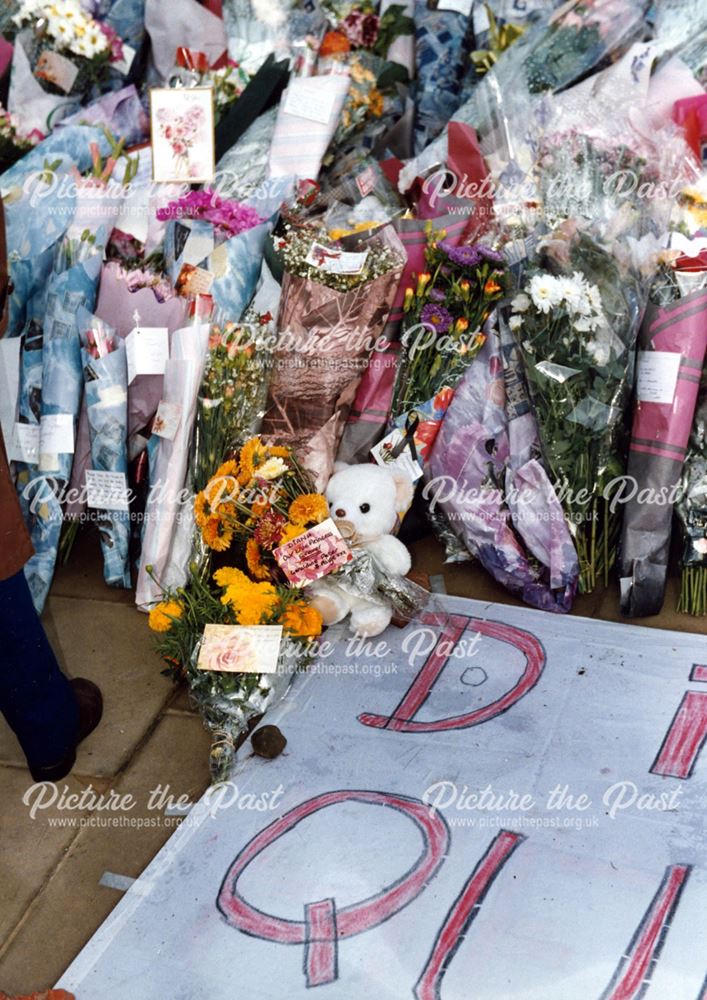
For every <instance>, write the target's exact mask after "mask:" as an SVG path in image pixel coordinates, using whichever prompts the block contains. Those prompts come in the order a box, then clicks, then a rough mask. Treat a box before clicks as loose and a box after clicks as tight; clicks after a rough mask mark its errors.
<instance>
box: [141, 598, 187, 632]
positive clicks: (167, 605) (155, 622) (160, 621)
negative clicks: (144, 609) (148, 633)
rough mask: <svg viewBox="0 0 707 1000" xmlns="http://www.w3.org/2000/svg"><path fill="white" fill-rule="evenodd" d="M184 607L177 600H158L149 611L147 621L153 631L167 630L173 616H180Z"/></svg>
mask: <svg viewBox="0 0 707 1000" xmlns="http://www.w3.org/2000/svg"><path fill="white" fill-rule="evenodd" d="M183 614H184V608H183V607H182V605H181V604H180V603H179V601H160V603H159V604H156V605H155V606H154V608H152V610H151V611H150V614H149V617H148V620H147V623H148V625H149V626H150V628H151V629H152V631H153V632H169V630H170V629H171V628H172V626H173V625H174V620H175V618H181V617H182V615H183Z"/></svg>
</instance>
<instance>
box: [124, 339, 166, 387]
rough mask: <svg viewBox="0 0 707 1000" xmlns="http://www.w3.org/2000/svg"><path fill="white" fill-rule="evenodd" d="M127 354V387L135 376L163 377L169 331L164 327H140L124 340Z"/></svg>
mask: <svg viewBox="0 0 707 1000" xmlns="http://www.w3.org/2000/svg"><path fill="white" fill-rule="evenodd" d="M125 349H126V351H127V354H128V385H130V383H131V382H132V381H133V379H134V378H135V377H136V376H137V375H164V368H165V365H166V364H167V361H168V360H169V331H168V330H167V327H166V326H140V327H135V329H133V330H131V331H130V333H129V334H128V336H127V337H126V339H125Z"/></svg>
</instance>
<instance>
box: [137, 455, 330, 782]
mask: <svg viewBox="0 0 707 1000" xmlns="http://www.w3.org/2000/svg"><path fill="white" fill-rule="evenodd" d="M194 513H195V518H196V524H197V527H198V530H199V531H200V533H201V536H202V538H203V540H204V543H205V545H206V546H207V547H208V548H209V549H210V550H211V551H212V552H213V553H214V554H215V555H217V556H218V561H219V565H218V568H217V569H215V570H214V572H213V573H212V575H211V578H209V577H208V576H206V577H205V574H204V573H203V569H201V568H200V569H199V570H198V571H194V572H191V573H190V575H189V578H188V580H187V583H186V584H185V586H184V587H180V588H178V589H177V590H175V591H171V592H169V591H168V592H166V593H165V594H164V595H163V599H162V600H161V601H160V602H159V603H158V604H156V605H155V606H154V607H153V608H152V610H151V611H150V626H151V628H152V629H153V630H154V631H156V632H158V633H160V639H159V641H158V647H157V648H158V650H159V652H160V653H161V655H162V656H163V657H164V658H165V660H166V661H167V664H168V672H169V673H171V674H172V676H174V677H175V678H178V677H185V678H186V681H187V683H188V685H189V691H190V694H191V697H192V699H193V701H194V703H195V705H197V706H198V707H199V709H200V710H201V712H202V715H203V718H204V723H205V725H206V727H207V728H208V729H209V731H210V732H211V733H212V736H213V745H212V748H211V757H210V763H211V773H212V777H213V779H214V780H215V781H219V780H225V779H227V778H228V776H229V775H230V772H231V770H232V767H233V763H234V758H235V751H236V748H237V745H238V742H239V739H240V738H241V737H242V736H243V735H244V734H245V733H246V732H247V731H248V726H249V724H250V723H251V722H252V721H253V720H255V719H256V718H259V717H260V716H261V715H262V714H263V713H264V712H265V710H266V709H267V708H268V707H269V706H270V705H272V704H273V702H274V701H275V700H276V699H277V698H279V697H281V696H282V695H283V694H284V692H285V691H286V690H287V687H288V686H289V683H290V681H291V679H292V676H293V673H294V671H295V670H297V669H300V668H302V667H303V666H304V665H305V664H306V662H307V661H308V659H309V658H310V657H311V656H312V655H313V653H314V650H315V646H314V645H313V641H314V640H315V639H316V638H317V636H318V635H319V633H320V632H321V629H322V619H321V616H320V614H319V612H318V611H317V610H316V609H315V608H313V607H312V606H311V604H310V603H309V601H308V599H307V595H306V592H303V591H301V590H298V589H295V588H292V587H290V586H289V584H288V582H287V579H286V577H285V576H284V574H283V573H282V571H281V570H280V568H279V566H278V564H277V562H276V560H275V558H274V556H273V554H272V553H273V549H275V548H277V547H278V546H279V545H282V544H284V543H285V542H287V541H289V540H291V539H292V538H296V537H297V536H298V535H299V534H301V533H302V532H304V531H306V530H307V529H308V528H309V527H312V526H313V525H315V524H318V523H320V522H321V521H324V520H325V519H326V518H327V517H328V516H329V510H328V506H327V502H326V499H325V498H324V497H323V496H322V495H321V494H318V493H316V492H314V489H313V486H312V482H311V479H310V477H309V476H308V474H307V473H306V472H305V471H304V470H303V469H302V467H301V466H300V464H299V462H298V461H297V459H296V457H295V455H294V452H293V451H292V449H291V448H289V447H282V446H275V445H269V444H266V443H265V442H263V441H262V440H261V439H260V438H259V437H254V438H251V439H249V440H248V441H246V442H245V443H244V445H243V447H242V448H241V449H240V450H239V451H238V452H237V453H236V454H235V455H234V457H233V458H230V459H228V460H227V461H226V462H224V463H223V464H222V465H221V466H220V467H219V468H217V469H215V470H214V471H213V475H212V476H211V478H210V479H209V481H208V483H207V484H206V486H205V488H204V489H203V490H202V491H201V492H200V493H199V494H198V495H197V497H196V501H195V507H194ZM214 584H215V586H214ZM206 624H223V625H228V624H230V625H275V624H278V625H282V627H283V631H284V641H283V644H282V646H281V650H280V661H279V663H278V671H277V673H276V674H272V675H271V674H267V675H266V674H258V673H239V672H237V664H232V665H231V668H230V670H229V671H212V670H202V669H200V668H199V666H198V665H197V658H198V648H199V643H200V641H201V637H202V633H203V629H204V626H205V625H206Z"/></svg>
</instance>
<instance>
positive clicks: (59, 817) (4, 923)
mask: <svg viewBox="0 0 707 1000" xmlns="http://www.w3.org/2000/svg"><path fill="white" fill-rule="evenodd" d="M86 784H87V782H85V781H83V780H81V779H80V778H75V777H73V776H72V777H69V778H67V779H66V781H64V782H61V785H60V786H59V787H58V788H57V792H56V794H55V793H54V791H53V789H46V791H44V790H42V789H38V788H37V787H36V786H34V783H33V781H32V778H31V776H30V775H29V773H28V772H27V771H26V770H24V769H23V768H17V767H0V801H2V810H1V811H0V842H2V857H3V861H2V864H1V866H0V871H1V872H2V874H1V875H0V941H7V940H8V938H9V937H10V934H11V932H12V930H13V928H14V927H15V926H16V924H17V923H18V922H19V920H20V918H21V917H22V915H23V913H24V912H25V910H26V909H27V907H28V906H29V905H30V903H31V902H32V899H33V898H34V897H35V896H36V894H37V893H38V892H39V891H40V889H41V886H42V885H44V884H45V882H46V881H47V880H48V879H49V877H50V875H51V874H52V872H53V871H54V869H55V868H56V867H57V865H58V864H59V863H60V862H61V860H62V858H63V856H64V853H65V852H66V851H67V850H68V848H69V846H70V845H71V842H72V841H73V840H74V838H75V837H76V835H77V833H78V830H77V829H76V828H72V827H68V826H61V825H58V824H60V823H62V822H63V817H64V814H63V813H62V812H61V810H60V809H58V808H56V805H55V804H52V803H55V802H56V801H57V800H58V798H59V794H60V790H63V789H66V792H67V794H69V795H79V794H81V792H82V791H83V790H84V788H85V786H86ZM33 786H34V787H33ZM23 800H24V801H23ZM33 809H34V817H33V816H32V810H33ZM77 815H80V816H84V815H86V812H85V810H83V811H81V812H80V813H78V814H77ZM55 824H56V825H55Z"/></svg>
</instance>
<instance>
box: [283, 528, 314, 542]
mask: <svg viewBox="0 0 707 1000" xmlns="http://www.w3.org/2000/svg"><path fill="white" fill-rule="evenodd" d="M306 530H307V529H306V528H304V527H303V526H302V525H301V524H286V525H285V527H284V528H283V529H282V534H281V535H280V545H286V544H287V542H291V541H292V540H293V539H295V538H299V536H300V535H303V534H304V533H305V531H306Z"/></svg>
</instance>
